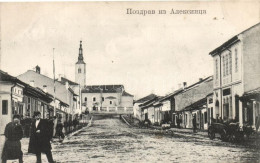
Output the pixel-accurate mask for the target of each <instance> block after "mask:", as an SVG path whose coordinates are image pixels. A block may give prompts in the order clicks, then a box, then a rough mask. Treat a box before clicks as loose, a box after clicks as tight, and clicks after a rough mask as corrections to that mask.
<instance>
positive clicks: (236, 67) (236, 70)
mask: <svg viewBox="0 0 260 163" xmlns="http://www.w3.org/2000/svg"><path fill="white" fill-rule="evenodd" d="M235 72H238V54H237V49H235Z"/></svg>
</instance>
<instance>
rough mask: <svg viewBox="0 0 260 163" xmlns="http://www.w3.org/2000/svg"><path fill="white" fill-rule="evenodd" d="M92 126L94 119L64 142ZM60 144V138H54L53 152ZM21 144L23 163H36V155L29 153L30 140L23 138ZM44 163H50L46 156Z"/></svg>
mask: <svg viewBox="0 0 260 163" xmlns="http://www.w3.org/2000/svg"><path fill="white" fill-rule="evenodd" d="M91 124H92V118H91V119H89V120H88V122H87V126H84V127H82V128H80V129H78V130H76V131H74V132H72V133H70V134H68V135H66V136H65V138H64V140H63V142H64V141H66V140H67V139H68V138H69V137H71V136H73V135H75V134H77V133H78V132H80V131H81V130H83V129H85V128H86V127H89V126H91ZM1 141H2V140H1ZM60 143H61V142H60V141H59V139H58V138H53V141H52V142H51V146H52V151H55V149H56V148H57V146H58V145H59V144H60ZM21 144H22V151H23V161H24V162H25V163H34V162H36V156H35V155H34V154H30V153H28V145H29V138H23V139H22V140H21ZM53 158H54V160H55V155H53ZM8 162H9V163H10V162H12V163H18V160H8ZM8 162H7V163H8ZM42 162H43V163H45V162H46V163H47V162H48V161H47V158H46V156H45V154H42Z"/></svg>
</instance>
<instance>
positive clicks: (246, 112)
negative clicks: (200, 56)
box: [209, 23, 260, 127]
mask: <svg viewBox="0 0 260 163" xmlns="http://www.w3.org/2000/svg"><path fill="white" fill-rule="evenodd" d="M259 45H260V23H258V24H256V25H254V26H252V27H250V28H248V29H247V30H245V31H243V32H241V33H239V34H237V35H236V36H234V37H232V38H231V39H229V40H227V41H226V42H224V43H223V44H222V45H220V46H219V47H217V48H216V49H214V50H213V51H211V52H210V53H209V54H210V55H211V56H212V58H213V61H214V66H213V67H214V81H213V83H214V84H213V87H214V92H213V103H214V110H215V112H216V115H217V118H218V119H222V120H224V121H234V122H239V124H240V126H243V125H244V124H245V123H247V124H249V125H251V126H253V127H255V124H254V121H255V120H254V119H255V118H256V117H259V105H257V104H254V102H253V101H254V100H253V99H252V100H250V99H247V98H243V99H244V100H242V101H241V100H240V99H241V97H242V96H243V95H245V97H246V96H247V94H250V92H251V91H254V90H256V89H257V88H259V87H260V80H259V79H260V64H259V63H260V46H259ZM245 99H247V100H246V101H245ZM243 101H244V103H242V102H243ZM247 102H248V103H247Z"/></svg>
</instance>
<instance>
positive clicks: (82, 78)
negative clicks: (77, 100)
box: [75, 41, 86, 88]
mask: <svg viewBox="0 0 260 163" xmlns="http://www.w3.org/2000/svg"><path fill="white" fill-rule="evenodd" d="M75 81H76V83H79V85H80V87H81V88H83V87H84V86H85V85H86V63H85V62H84V57H83V48H82V41H80V46H79V56H78V61H77V62H76V64H75Z"/></svg>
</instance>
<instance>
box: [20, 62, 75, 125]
mask: <svg viewBox="0 0 260 163" xmlns="http://www.w3.org/2000/svg"><path fill="white" fill-rule="evenodd" d="M17 78H18V79H19V80H21V81H23V82H25V83H27V84H30V85H31V86H33V87H38V88H44V90H45V91H46V92H48V93H49V94H51V95H52V96H53V97H55V102H54V101H53V102H52V103H51V105H52V106H53V107H54V106H55V108H56V113H54V114H55V115H56V114H57V115H58V116H61V118H62V120H63V121H68V120H72V119H73V116H74V113H75V110H76V104H75V101H76V100H75V98H76V97H77V96H78V95H77V94H75V93H74V91H73V90H72V89H71V88H70V85H69V83H68V82H66V83H65V85H64V84H63V83H61V82H59V81H55V92H54V81H53V79H52V78H49V77H47V76H45V75H43V74H41V72H40V67H39V66H37V67H36V71H33V70H28V71H27V72H25V73H23V74H21V75H19V76H18V77H17Z"/></svg>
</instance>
